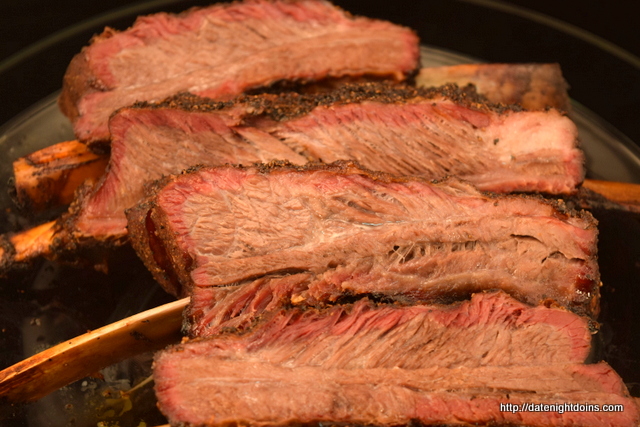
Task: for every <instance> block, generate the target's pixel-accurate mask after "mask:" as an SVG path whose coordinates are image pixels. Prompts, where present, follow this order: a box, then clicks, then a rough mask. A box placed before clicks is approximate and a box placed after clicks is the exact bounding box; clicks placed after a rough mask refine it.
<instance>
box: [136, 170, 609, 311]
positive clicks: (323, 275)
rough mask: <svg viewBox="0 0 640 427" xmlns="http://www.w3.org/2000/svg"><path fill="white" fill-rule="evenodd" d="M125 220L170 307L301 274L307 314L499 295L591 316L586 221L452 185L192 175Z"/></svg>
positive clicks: (365, 177) (164, 185)
mask: <svg viewBox="0 0 640 427" xmlns="http://www.w3.org/2000/svg"><path fill="white" fill-rule="evenodd" d="M128 218H129V225H128V227H129V231H130V234H131V235H130V239H131V241H132V244H133V246H134V247H135V249H136V251H137V252H138V254H139V255H140V256H141V258H142V259H143V260H144V262H145V264H146V265H147V267H148V268H149V269H150V270H151V271H152V272H153V274H154V275H155V277H156V279H157V280H158V281H159V282H160V283H161V284H163V286H164V287H165V288H166V289H167V290H168V291H169V292H171V293H174V294H176V295H187V294H189V293H190V292H191V290H192V289H193V288H194V287H209V286H225V285H230V284H244V283H251V282H253V281H254V280H256V279H259V278H262V277H264V278H269V277H272V276H276V277H277V276H279V275H283V274H285V275H286V274H292V273H308V274H311V275H313V276H314V277H315V279H314V280H313V282H312V285H310V286H309V289H308V290H307V291H306V292H305V298H306V297H308V298H314V299H317V300H336V299H338V298H340V296H341V295H343V294H344V293H345V292H347V293H351V294H354V295H358V294H370V293H375V294H377V295H387V296H394V295H402V294H408V295H411V296H412V297H413V298H417V299H424V300H432V299H435V298H440V297H443V296H445V297H447V296H449V297H451V296H465V295H468V294H470V293H472V292H476V291H479V290H484V289H494V288H500V289H504V290H505V291H507V292H508V293H509V294H511V295H513V296H515V297H516V298H518V299H520V300H522V301H526V302H529V303H532V304H538V303H539V302H541V301H543V300H547V299H551V300H555V301H557V302H559V303H560V304H562V305H565V306H568V307H571V308H572V309H576V310H581V311H584V312H587V313H595V312H596V311H597V305H598V286H599V274H598V266H597V262H596V238H597V229H596V224H595V220H594V219H593V218H592V217H591V215H589V214H588V213H586V212H585V213H581V214H576V213H572V212H566V211H563V210H562V206H560V205H558V204H556V203H553V202H550V201H548V200H545V199H542V198H539V197H522V196H497V195H486V194H482V193H480V192H478V191H477V190H475V189H473V188H472V187H471V186H470V185H468V184H464V183H462V182H459V181H457V180H449V181H446V182H444V183H440V184H431V183H429V182H427V181H425V180H421V179H418V178H394V177H393V176H391V175H386V174H382V173H371V172H368V171H366V170H364V169H361V168H359V167H358V166H356V165H355V164H352V163H348V162H346V163H345V162H342V163H338V164H334V165H329V166H327V165H311V166H308V167H306V168H295V167H293V166H287V165H283V166H278V165H271V167H250V168H235V167H231V166H226V167H219V168H197V169H196V170H193V171H191V173H187V174H181V175H178V176H171V177H168V178H167V179H165V180H164V181H161V182H160V183H158V184H157V191H155V192H152V194H151V196H149V197H148V198H147V199H146V200H145V201H144V202H143V203H141V204H140V205H139V206H138V207H137V208H135V209H132V210H131V211H130V212H129V214H128Z"/></svg>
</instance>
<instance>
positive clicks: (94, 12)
mask: <svg viewBox="0 0 640 427" xmlns="http://www.w3.org/2000/svg"><path fill="white" fill-rule="evenodd" d="M142 3H144V2H134V1H130V0H111V1H106V2H97V1H91V2H87V1H85V2H82V1H77V0H74V1H72V0H59V1H47V0H21V1H3V2H0V61H2V60H5V59H7V58H10V57H11V56H12V55H16V54H18V53H19V52H24V49H25V48H28V47H30V46H31V47H33V44H34V43H37V42H38V41H41V40H42V39H44V38H47V37H51V36H52V35H56V34H57V35H60V33H59V32H60V31H61V30H63V29H66V28H68V27H70V26H72V25H74V24H77V23H78V22H82V21H84V20H86V19H88V18H92V17H96V16H99V15H101V14H105V13H107V12H109V11H112V10H114V9H118V8H123V7H129V8H130V7H132V6H134V7H135V6H136V5H140V4H142ZM174 3H176V4H171V5H164V6H160V8H159V9H162V10H164V9H167V10H172V11H180V10H183V9H185V8H187V7H189V6H191V5H193V4H206V2H205V1H202V0H191V1H188V0H185V1H181V2H174ZM335 3H336V4H338V5H341V6H342V7H344V8H345V9H347V10H349V11H351V12H353V13H356V14H365V15H368V16H373V17H380V18H387V19H389V20H392V21H394V22H397V23H401V24H404V25H408V26H410V27H412V28H414V29H416V30H417V31H418V33H419V35H420V37H421V39H422V40H423V42H424V43H426V44H430V45H434V46H438V47H444V48H448V49H451V50H455V51H458V52H460V53H465V54H469V55H474V56H476V57H478V58H481V59H483V60H486V61H490V62H526V61H531V62H533V61H537V62H559V63H560V64H561V66H562V67H563V71H564V74H565V77H566V79H567V80H568V81H569V83H570V84H571V92H570V94H571V96H572V97H573V98H574V99H577V100H578V101H579V102H581V103H582V104H584V105H586V106H587V107H588V108H590V109H592V110H594V111H595V112H596V113H597V114H599V115H600V116H602V117H603V118H605V119H606V120H607V121H609V122H610V123H612V124H613V125H614V126H615V127H617V128H618V129H620V130H621V131H622V132H623V133H625V134H626V135H627V136H629V137H630V138H631V139H632V140H634V141H636V142H637V143H638V144H640V126H638V125H637V120H638V117H640V65H638V63H636V64H635V66H634V65H631V64H630V63H629V62H628V61H624V60H621V59H619V58H617V57H616V56H615V55H610V54H608V53H606V52H605V50H602V49H601V48H600V47H595V46H594V45H593V43H591V42H585V41H583V40H580V38H576V37H574V36H571V35H569V34H567V33H566V32H562V31H557V30H555V29H552V28H549V27H548V26H547V25H545V24H540V23H532V22H531V21H530V20H526V19H522V18H518V17H516V16H513V15H510V14H505V13H503V12H498V11H495V10H489V9H490V8H489V9H488V8H487V7H482V6H477V5H473V4H470V3H466V2H462V1H456V0H449V1H432V0H417V1H416V0H413V1H409V0H389V1H378V0H370V1H364V0H336V1H335ZM499 3H501V4H504V5H514V6H519V7H521V8H525V9H528V10H531V11H533V12H537V13H541V14H544V15H547V16H549V17H552V18H554V19H558V20H561V21H564V22H566V23H567V24H569V25H570V26H575V27H577V28H580V29H583V30H585V31H587V32H589V33H590V34H592V35H594V36H597V37H599V38H601V39H603V40H605V41H607V42H609V43H613V44H614V45H617V46H619V47H620V48H622V49H624V50H626V51H627V52H629V53H631V54H633V55H635V60H636V61H640V59H638V58H639V57H640V38H639V37H638V30H637V25H638V22H637V13H636V12H635V9H636V7H634V3H632V2H631V0H624V1H620V0H607V1H601V0H580V1H578V0H566V1H558V0H554V1H549V0H535V1H534V0H509V1H501V2H499ZM131 19H132V18H125V19H120V20H118V19H116V20H111V19H107V20H103V21H102V22H96V24H95V25H93V26H91V25H89V26H87V28H85V29H84V30H83V31H80V32H79V33H78V34H76V35H75V36H73V37H71V38H64V39H62V40H61V42H60V43H57V44H56V49H54V50H51V49H49V52H48V54H45V55H43V54H37V55H35V56H32V57H27V58H22V60H20V61H18V62H17V63H16V64H15V65H14V66H12V67H8V68H7V67H6V66H5V67H4V68H2V67H0V93H1V94H2V101H3V102H2V107H0V124H1V123H4V122H6V121H7V120H8V119H9V118H11V117H13V116H15V115H16V114H17V113H18V112H20V111H22V110H23V109H24V108H26V107H28V106H29V105H31V104H32V103H33V102H34V101H36V100H38V99H41V98H42V97H43V96H44V95H48V94H50V93H52V92H54V91H56V90H57V89H59V87H60V82H61V79H62V74H63V73H64V69H65V67H66V64H67V63H68V62H69V60H70V59H71V56H72V55H73V54H74V53H76V52H77V51H79V49H80V48H81V46H82V45H84V44H86V43H87V41H88V40H89V38H90V37H91V35H92V34H95V33H96V32H99V31H100V29H101V28H103V26H104V22H108V23H111V25H113V26H115V27H116V28H119V29H123V28H126V27H127V26H128V25H130V24H131V22H132V21H131ZM13 59H14V60H15V59H16V57H15V56H14V57H13ZM5 65H6V63H5Z"/></svg>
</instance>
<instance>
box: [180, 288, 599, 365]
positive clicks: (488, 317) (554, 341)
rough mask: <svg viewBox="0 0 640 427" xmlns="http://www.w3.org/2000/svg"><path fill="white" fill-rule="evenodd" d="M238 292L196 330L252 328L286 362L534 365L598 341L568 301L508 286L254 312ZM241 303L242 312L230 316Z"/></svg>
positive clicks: (272, 355) (247, 340) (248, 338)
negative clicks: (558, 302) (457, 298)
mask: <svg viewBox="0 0 640 427" xmlns="http://www.w3.org/2000/svg"><path fill="white" fill-rule="evenodd" d="M243 287H244V286H239V287H238V288H243ZM235 296H236V295H233V297H235ZM194 297H195V295H194V296H192V298H194ZM233 297H232V299H233V300H234V304H228V303H226V302H225V301H224V299H223V300H222V301H220V302H218V304H214V305H213V306H212V307H207V309H208V311H207V312H205V313H203V314H202V315H201V316H200V319H199V322H198V324H197V325H194V327H192V328H191V329H190V332H191V333H192V335H196V336H198V337H206V336H215V335H216V334H219V333H221V332H222V333H224V331H228V330H232V329H233V330H234V331H235V332H238V331H242V330H248V331H249V332H247V333H245V334H243V335H241V336H240V337H239V338H238V339H236V340H234V341H233V345H234V347H241V348H243V349H249V348H250V349H251V351H252V352H253V353H254V355H255V356H256V357H258V356H259V357H261V358H262V359H263V360H266V361H269V362H270V363H276V364H285V363H286V364H287V366H298V365H300V364H313V365H323V366H324V365H327V364H330V365H332V366H333V365H334V364H336V363H337V364H340V366H342V367H343V368H351V367H360V368H383V367H384V368H393V367H394V366H395V367H399V368H402V369H422V368H428V367H430V366H445V367H449V368H453V367H456V366H466V367H475V366H511V365H522V366H525V365H526V366H532V365H549V364H567V363H582V362H584V361H585V360H586V359H587V356H588V355H589V351H590V349H591V333H592V332H591V329H590V326H589V322H588V320H587V319H585V318H583V317H581V316H578V315H576V314H574V313H571V312H569V311H567V310H564V309H561V308H548V307H544V306H537V307H529V306H526V305H524V304H522V303H520V302H517V301H515V300H514V299H513V298H511V297H509V296H508V295H506V294H504V293H502V292H496V293H482V294H474V295H473V297H472V298H471V300H467V301H464V302H461V303H458V304H450V305H410V306H401V305H397V304H384V303H383V304H376V303H374V302H372V301H371V300H369V299H367V298H364V299H361V300H358V301H357V302H355V303H353V304H344V305H335V306H330V307H327V308H319V309H316V308H306V307H293V308H282V307H281V308H280V309H279V310H274V311H272V312H268V311H266V310H260V311H257V312H253V313H251V312H249V313H247V311H251V310H250V309H249V308H248V307H245V306H244V305H245V304H246V305H250V304H251V303H246V302H245V303H244V304H240V305H242V307H238V305H239V304H238V299H237V298H233ZM196 299H198V298H197V297H196ZM193 304H195V305H202V303H201V302H195V303H193ZM236 311H238V312H242V315H240V316H237V317H231V315H230V313H235V312H236ZM189 312H191V313H193V310H192V309H191V310H189ZM226 317H229V319H227V318H226ZM258 319H261V320H260V321H258ZM265 319H268V320H265ZM243 324H246V329H243V326H244V325H243ZM258 353H259V354H258Z"/></svg>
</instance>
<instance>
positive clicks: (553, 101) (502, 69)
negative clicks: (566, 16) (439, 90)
mask: <svg viewBox="0 0 640 427" xmlns="http://www.w3.org/2000/svg"><path fill="white" fill-rule="evenodd" d="M446 83H456V84H458V85H459V86H465V85H467V84H473V85H475V86H476V88H477V90H478V92H479V93H481V94H482V95H484V96H486V97H487V98H488V99H489V100H490V101H491V102H501V103H504V104H519V105H522V106H523V107H524V108H526V109H528V110H543V109H545V108H548V107H551V108H557V109H559V110H562V111H567V112H569V111H570V110H571V103H570V101H569V95H568V93H567V89H568V87H569V85H568V84H567V82H566V81H565V79H564V77H563V76H562V70H561V69H560V65H559V64H537V63H530V64H462V65H452V66H448V67H429V68H423V69H421V70H420V72H419V73H418V75H417V76H416V84H417V85H418V86H441V85H443V84H446Z"/></svg>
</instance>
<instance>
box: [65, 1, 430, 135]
mask: <svg viewBox="0 0 640 427" xmlns="http://www.w3.org/2000/svg"><path fill="white" fill-rule="evenodd" d="M418 61H419V44H418V38H417V36H416V35H415V34H414V33H413V31H411V30H409V29H407V28H403V27H400V26H398V25H393V24H391V23H389V22H385V21H379V20H373V19H368V18H363V17H354V16H351V15H349V14H348V13H346V12H344V11H343V10H341V9H339V8H337V7H335V6H333V5H332V4H331V3H329V2H326V1H321V0H298V1H278V0H276V1H265V0H247V1H244V2H234V3H231V4H214V5H212V6H209V7H204V8H193V9H189V10H187V11H185V12H183V13H181V14H179V15H173V14H167V13H158V14H155V15H150V16H144V17H140V18H138V20H137V21H136V22H135V24H134V25H133V26H132V27H131V28H129V29H127V30H125V31H122V32H118V31H115V30H113V29H111V28H107V29H105V31H104V32H103V33H102V34H100V35H98V36H96V37H94V38H93V39H92V40H91V43H90V45H89V46H87V47H85V48H84V49H83V50H82V51H81V52H80V53H79V54H78V55H76V56H75V57H74V58H73V60H72V61H71V64H70V65H69V67H68V69H67V72H66V74H65V77H64V81H63V89H62V94H61V96H60V100H59V105H60V108H61V110H62V111H63V113H64V114H66V115H67V116H68V117H69V118H70V119H71V120H72V121H73V122H74V130H75V133H76V137H77V138H79V139H81V140H83V141H88V142H98V141H99V142H104V141H106V140H108V139H109V132H108V128H107V121H108V118H109V116H110V115H111V113H113V112H114V111H115V110H117V109H118V108H120V107H124V106H128V105H131V104H133V103H134V102H136V101H145V100H146V101H153V100H158V101H159V100H162V99H164V98H166V97H168V96H171V95H173V94H175V93H178V92H181V91H190V92H193V93H198V94H201V95H203V96H210V97H224V96H227V97H228V96H233V95H238V94H240V93H242V92H243V91H244V90H245V89H248V88H252V87H256V86H264V85H269V84H271V83H274V82H277V81H279V80H284V79H288V80H316V79H321V78H324V77H341V76H360V75H363V74H370V75H384V76H392V77H394V78H396V79H398V80H401V79H403V78H404V77H406V75H407V74H409V73H410V72H412V71H413V70H415V69H417V68H418Z"/></svg>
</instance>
